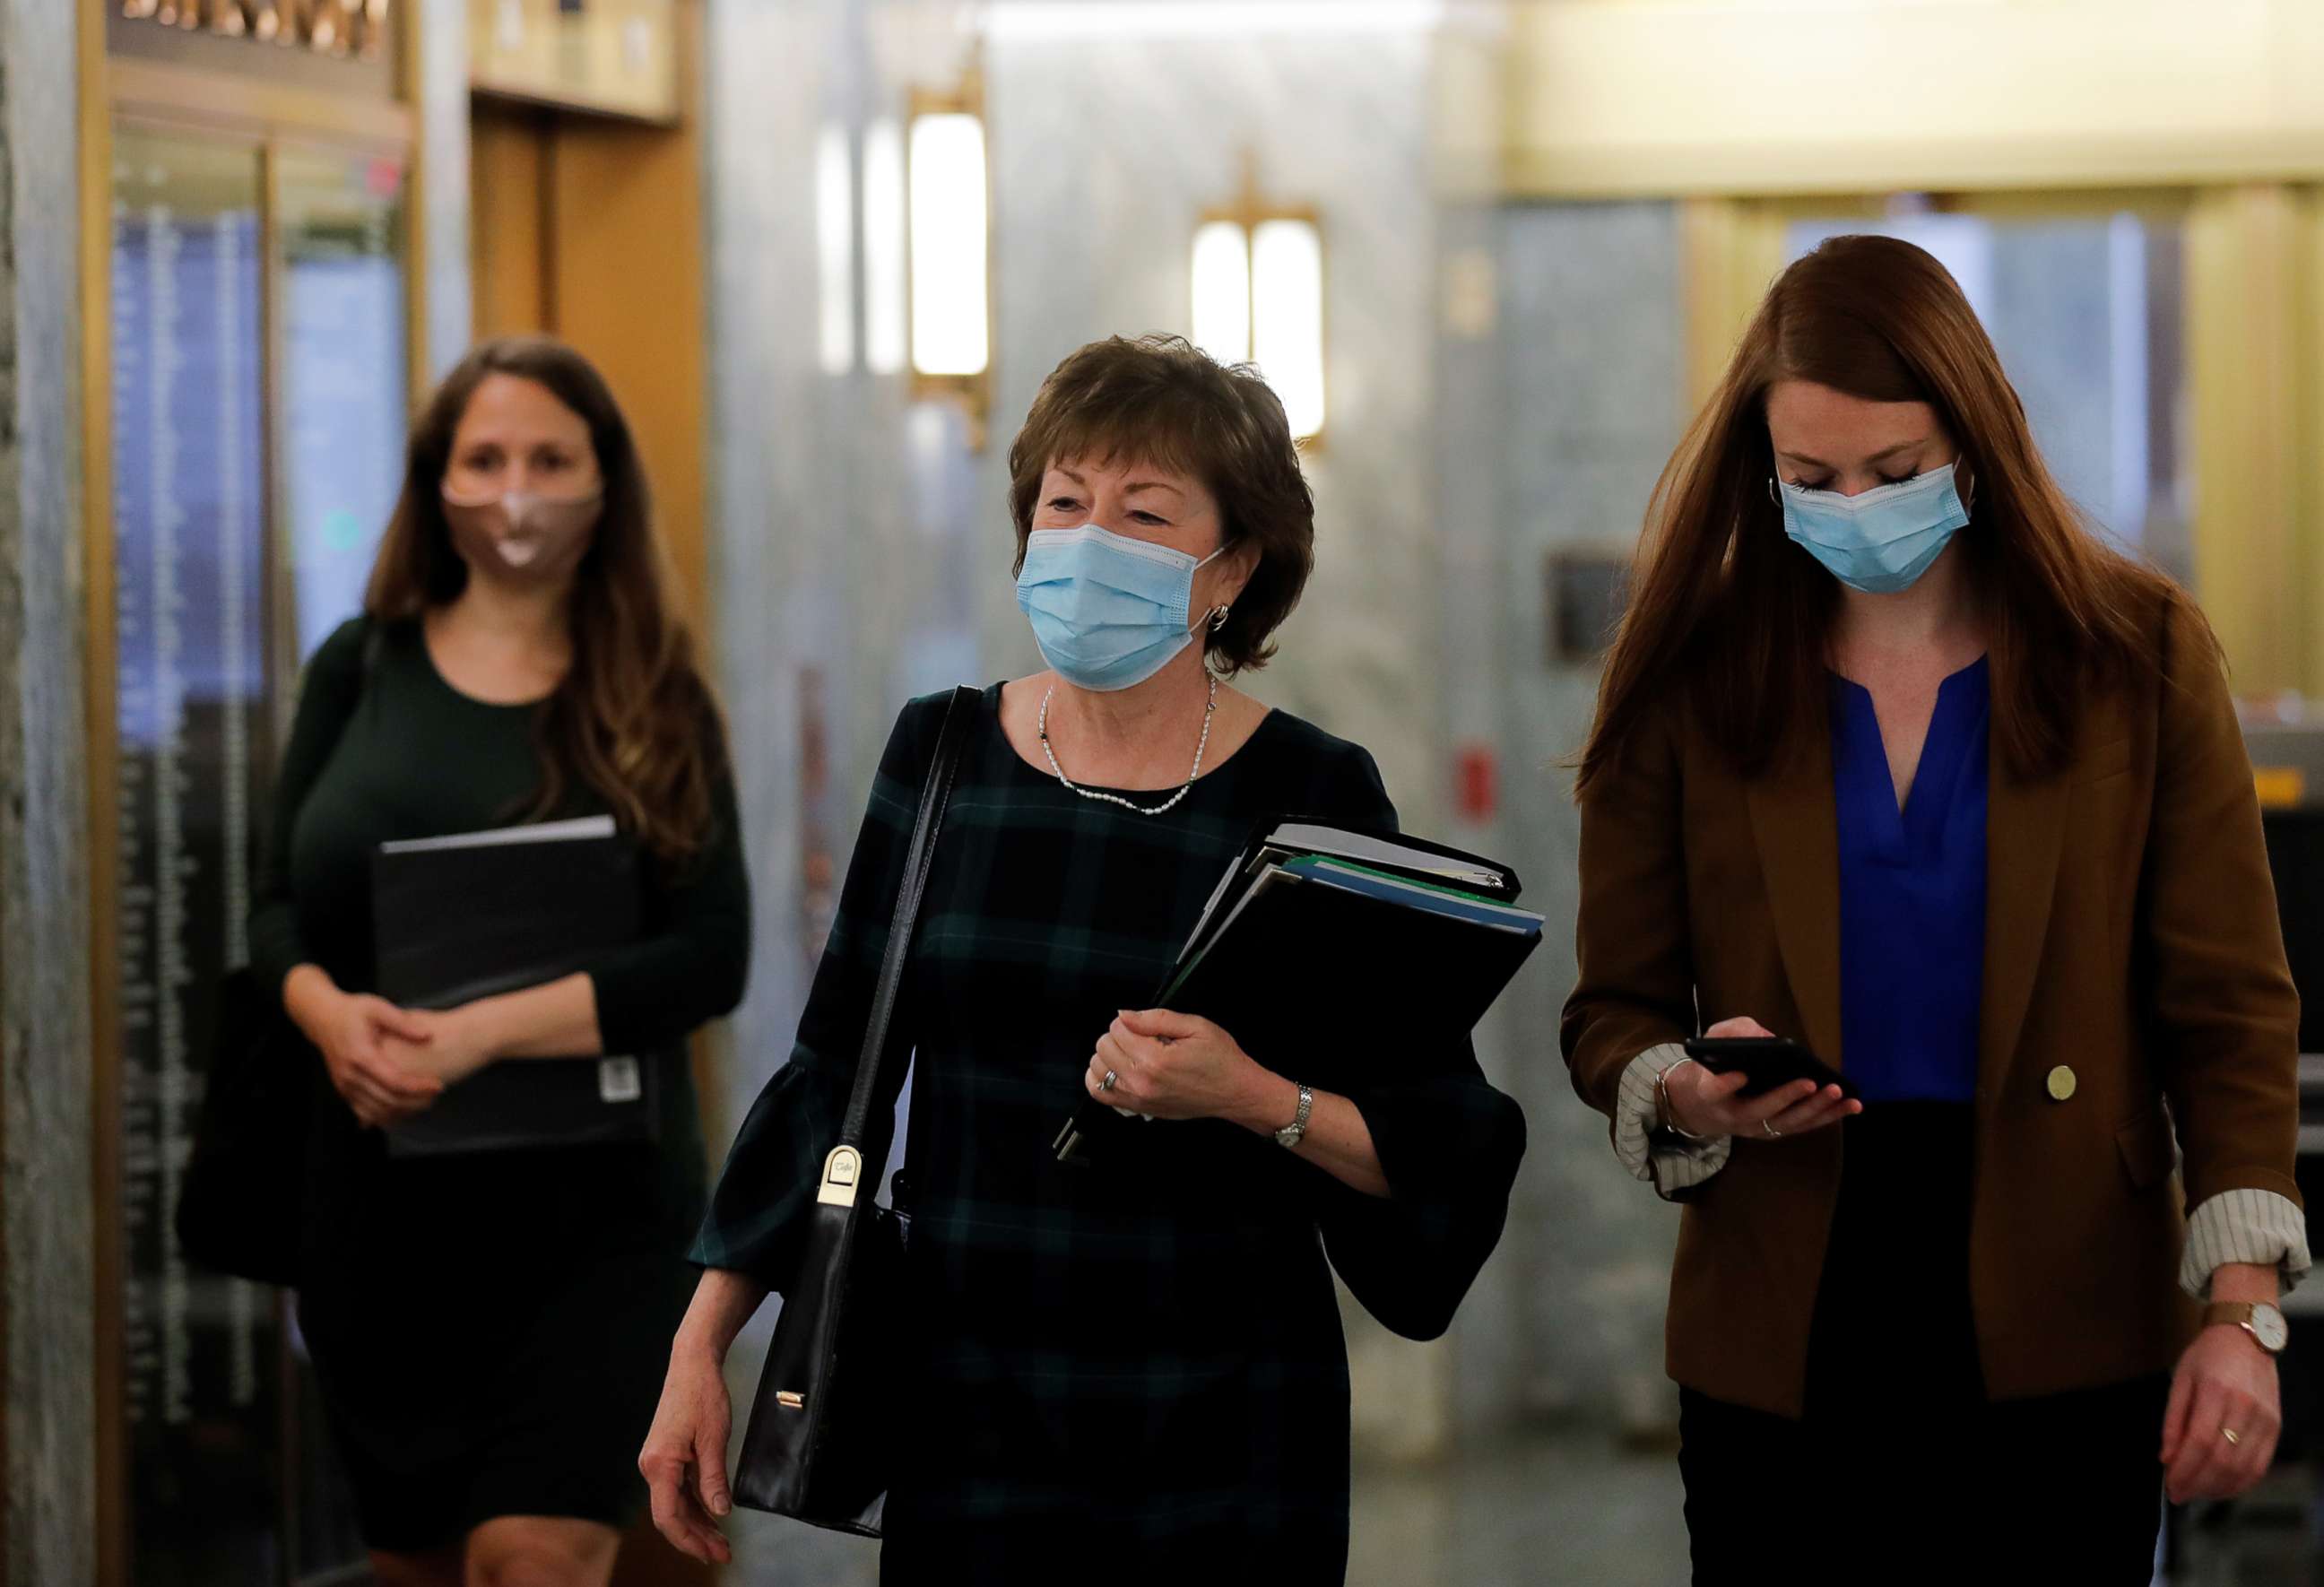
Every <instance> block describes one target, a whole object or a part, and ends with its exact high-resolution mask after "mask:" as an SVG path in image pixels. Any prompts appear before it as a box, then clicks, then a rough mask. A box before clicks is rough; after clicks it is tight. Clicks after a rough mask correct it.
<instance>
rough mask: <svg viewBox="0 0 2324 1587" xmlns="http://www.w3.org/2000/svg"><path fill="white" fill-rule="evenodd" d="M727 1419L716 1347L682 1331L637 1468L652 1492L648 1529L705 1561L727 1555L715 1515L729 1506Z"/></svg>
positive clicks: (729, 1406) (729, 1409)
mask: <svg viewBox="0 0 2324 1587" xmlns="http://www.w3.org/2000/svg"><path fill="white" fill-rule="evenodd" d="M733 1422H734V1408H733V1401H732V1400H730V1399H729V1398H727V1395H726V1376H725V1373H724V1370H723V1369H722V1367H721V1365H720V1362H719V1358H718V1353H717V1352H715V1351H713V1350H709V1349H705V1348H704V1347H702V1346H701V1345H699V1344H697V1343H695V1342H692V1341H691V1340H689V1339H688V1338H687V1335H686V1334H685V1333H682V1332H681V1333H679V1335H678V1342H677V1344H676V1345H675V1346H674V1347H673V1348H672V1349H671V1351H670V1352H669V1376H668V1377H667V1378H665V1379H662V1387H661V1404H660V1405H659V1406H657V1407H655V1408H654V1419H653V1427H652V1428H651V1430H650V1431H649V1432H648V1433H647V1434H646V1444H645V1448H644V1449H643V1450H641V1452H640V1453H639V1454H638V1472H639V1474H640V1475H641V1476H643V1477H644V1478H645V1480H646V1488H647V1490H648V1491H649V1493H650V1495H651V1498H652V1507H653V1523H654V1526H655V1527H656V1528H657V1529H658V1530H659V1532H660V1533H661V1535H662V1536H664V1537H667V1538H669V1544H670V1546H671V1547H673V1548H675V1549H677V1550H678V1552H679V1553H680V1554H683V1555H687V1556H688V1557H690V1558H693V1559H698V1560H700V1561H702V1562H703V1563H704V1564H720V1565H723V1564H727V1563H728V1562H729V1561H730V1560H732V1559H733V1557H734V1551H733V1547H732V1546H731V1545H729V1544H728V1543H727V1541H726V1535H725V1534H724V1532H721V1531H720V1530H719V1529H718V1523H717V1520H716V1519H715V1518H718V1517H723V1516H724V1515H726V1514H727V1513H728V1512H729V1511H731V1510H732V1509H733V1508H734V1507H733V1502H732V1501H731V1500H730V1499H728V1498H727V1495H726V1435H727V1433H728V1432H729V1431H731V1430H732V1428H733Z"/></svg>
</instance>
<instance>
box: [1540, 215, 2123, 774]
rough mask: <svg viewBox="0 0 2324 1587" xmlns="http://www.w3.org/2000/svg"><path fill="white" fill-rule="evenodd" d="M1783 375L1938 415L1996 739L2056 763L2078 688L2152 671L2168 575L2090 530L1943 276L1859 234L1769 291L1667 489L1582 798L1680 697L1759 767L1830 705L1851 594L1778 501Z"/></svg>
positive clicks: (1637, 576)
mask: <svg viewBox="0 0 2324 1587" xmlns="http://www.w3.org/2000/svg"><path fill="white" fill-rule="evenodd" d="M1784 380H1804V381H1812V382H1813V383H1816V384H1819V385H1824V386H1829V387H1831V388H1832V389H1833V390H1835V391H1840V392H1847V393H1848V394H1849V395H1850V396H1854V397H1859V398H1862V399H1865V400H1867V401H1875V402H1926V403H1928V404H1929V405H1930V406H1931V407H1932V408H1933V409H1935V410H1936V412H1937V416H1938V417H1939V418H1940V419H1941V420H1943V422H1944V425H1945V428H1946V429H1947V430H1948V431H1950V434H1951V436H1952V438H1953V440H1954V442H1955V443H1956V444H1957V445H1958V446H1959V447H1960V465H1961V472H1962V474H1963V475H1966V476H1967V478H1968V479H1969V482H1970V485H1971V491H1972V494H1973V498H1974V499H1973V501H1972V503H1971V508H1970V511H1971V518H1970V521H1969V527H1967V528H1966V529H1964V530H1962V531H1960V537H1959V541H1958V543H1959V545H1960V549H1961V553H1962V555H1963V556H1964V557H1965V558H1967V571H1968V573H1969V579H1970V581H1971V584H1972V586H1973V587H1974V588H1976V589H1977V590H1978V594H1979V595H1980V597H1981V599H1982V600H1983V602H1984V604H1985V616H1986V624H1987V655H1988V657H1989V660H1990V665H1991V669H1992V670H1991V677H1992V683H1993V741H1994V746H1995V749H1996V751H1997V752H1998V753H1999V755H2000V756H2001V757H2002V761H2003V763H2004V765H2005V766H2006V768H2007V769H2008V770H2009V771H2010V772H2011V773H2012V774H2013V775H2015V776H2018V777H2035V776H2040V775H2043V773H2045V772H2048V771H2052V770H2056V769H2057V768H2058V767H2059V766H2060V765H2061V763H2062V762H2063V761H2064V758H2065V757H2066V755H2067V754H2068V753H2069V752H2070V749H2071V747H2072V743H2073V733H2074V727H2075V714H2076V710H2077V705H2078V701H2079V699H2080V694H2081V691H2082V689H2083V688H2084V687H2086V686H2088V685H2089V683H2091V682H2092V681H2093V680H2096V681H2098V682H2101V683H2103V682H2104V681H2106V680H2107V679H2110V678H2111V679H2121V678H2126V677H2127V676H2129V675H2130V674H2131V673H2132V672H2133V671H2134V670H2135V669H2138V668H2140V667H2141V666H2146V667H2153V666H2157V665H2159V664H2160V661H2159V655H2158V652H2157V646H2158V644H2159V642H2160V641H2159V637H2158V636H2157V635H2154V634H2152V633H2149V632H2145V631H2144V627H2143V623H2144V621H2145V619H2144V618H2142V616H2141V613H2142V611H2144V612H2145V613H2147V614H2152V613H2153V610H2154V606H2153V597H2154V596H2155V595H2159V594H2160V592H2161V591H2162V589H2163V576H2162V575H2160V574H2159V573H2155V572H2153V570H2151V569H2149V568H2146V567H2142V566H2141V565H2139V564H2137V563H2135V562H2133V561H2131V560H2130V559H2129V558H2126V557H2124V556H2122V555H2120V554H2118V553H2117V552H2116V551H2114V550H2113V549H2110V548H2109V547H2107V545H2105V544H2104V543H2102V542H2101V541H2100V540H2098V537H2097V536H2096V535H2094V534H2092V533H2091V532H2089V530H2087V529H2086V528H2084V527H2083V524H2082V522H2081V520H2080V516H2079V515H2078V514H2077V512H2076V511H2075V509H2074V507H2073V505H2072V503H2070V501H2068V499H2067V497H2066V494H2065V493H2064V492H2063V491H2062V490H2061V489H2060V488H2059V486H2058V482H2057V481H2056V480H2055V479H2054V478H2052V476H2051V474H2050V470H2049V468H2048V466H2046V465H2045V464H2044V463H2043V460H2042V456H2041V453H2040V452H2039V451H2038V450H2037V449H2036V448H2035V447H2034V445H2033V434H2032V432H2031V430H2030V429H2029V428H2028V427H2027V424H2026V420H2025V408H2024V403H2023V402H2021V401H2019V400H2018V396H2017V392H2016V391H2015V388H2014V387H2012V386H2011V385H2010V383H2009V379H2008V376H2006V374H2003V373H2002V368H2001V360H2000V358H1999V357H1998V356H1997V355H1996V354H1995V352H1994V350H1993V343H1992V340H1991V339H1990V338H1989V337H1987V335H1986V333H1985V328H1984V327H1983V326H1982V325H1980V324H1979V323H1978V318H1977V314H1976V311H1975V310H1973V309H1970V307H1969V300H1968V299H1967V298H1966V297H1965V296H1963V295H1962V292H1961V290H1960V286H1959V285H1958V284H1956V283H1955V281H1953V278H1952V277H1951V276H1950V274H1948V273H1946V271H1945V268H1944V266H1943V265H1941V264H1940V263H1937V261H1936V260H1935V259H1933V258H1932V257H1931V256H1930V255H1929V254H1927V253H1925V252H1923V250H1922V249H1919V248H1916V247H1914V245H1911V244H1910V243H1905V242H1900V241H1897V240H1895V239H1894V238H1891V237H1877V236H1847V237H1834V238H1832V239H1831V241H1829V242H1827V243H1825V244H1824V245H1822V246H1821V247H1819V248H1817V249H1816V250H1815V252H1813V253H1812V254H1808V255H1807V256H1806V257H1805V258H1803V259H1801V260H1799V261H1797V262H1796V263H1794V264H1793V265H1792V266H1791V268H1789V269H1788V270H1786V271H1784V273H1783V275H1782V276H1781V277H1779V278H1778V279H1777V280H1776V281H1775V286H1774V287H1773V288H1772V289H1771V290H1770V291H1768V293H1767V299H1766V302H1765V303H1763V304H1762V305H1760V308H1759V312H1758V314H1757V317H1755V318H1753V320H1752V321H1751V326H1750V328H1749V329H1748V330H1747V331H1746V332H1745V333H1744V336H1743V342H1742V345H1741V346H1739V347H1738V348H1737V349H1736V353H1735V357H1734V360H1733V362H1732V363H1730V364H1729V365H1728V369H1727V374H1726V375H1725V377H1724V378H1723V379H1722V380H1721V381H1720V385H1719V389H1718V391H1717V392H1714V393H1713V394H1712V396H1711V401H1709V402H1708V403H1706V404H1705V405H1704V407H1703V409H1702V411H1701V413H1699V414H1697V415H1696V416H1695V420H1694V422H1693V424H1692V425H1691V426H1690V427H1689V428H1688V430H1687V432H1686V436H1685V438H1684V439H1683V440H1682V441H1681V442H1680V443H1679V447H1678V450H1677V451H1676V453H1674V455H1673V456H1672V457H1671V460H1670V462H1669V464H1668V465H1667V466H1665V468H1664V469H1663V474H1662V477H1661V479H1660V480H1658V481H1657V482H1656V483H1655V493H1654V496H1653V498H1652V500H1651V502H1650V503H1649V504H1648V507H1647V510H1646V531H1645V534H1644V536H1643V538H1642V540H1641V542H1640V546H1639V552H1638V559H1637V566H1636V569H1635V572H1634V575H1633V580H1632V594H1631V599H1630V603H1629V607H1628V612H1627V613H1626V614H1624V616H1623V619H1622V623H1621V627H1620V629H1619V631H1618V633H1617V634H1616V636H1615V640H1614V644H1613V649H1612V651H1611V653H1610V654H1609V656H1608V658H1607V663H1606V672H1605V677H1604V679H1603V681H1602V682H1601V684H1600V689H1599V696H1598V717H1597V721H1596V723H1595V724H1594V725H1593V726H1592V727H1591V733H1590V741H1589V744H1588V746H1587V747H1586V748H1585V749H1584V750H1583V752H1582V764H1581V775H1580V778H1579V780H1578V787H1579V788H1580V789H1584V790H1586V789H1588V788H1589V786H1590V784H1591V781H1592V780H1595V779H1596V778H1597V776H1598V775H1599V774H1600V772H1602V771H1603V770H1606V768H1607V765H1608V763H1609V761H1611V760H1612V759H1613V758H1614V757H1615V756H1616V755H1617V754H1618V752H1620V749H1621V746H1622V744H1623V743H1624V742H1625V741H1626V739H1627V738H1628V734H1629V733H1630V732H1631V730H1632V729H1633V728H1634V727H1635V726H1637V723H1638V721H1639V719H1640V717H1641V716H1642V715H1644V714H1645V713H1646V711H1647V710H1648V709H1649V708H1650V707H1651V706H1653V705H1654V704H1655V702H1657V701H1659V700H1661V699H1663V698H1664V697H1665V696H1666V695H1668V694H1671V693H1672V692H1674V690H1675V691H1683V697H1686V698H1688V699H1689V700H1690V701H1691V703H1692V707H1693V710H1694V712H1695V715H1696V719H1697V721H1698V723H1699V724H1700V725H1701V727H1702V728H1703V730H1704V731H1705V732H1706V733H1707V734H1709V736H1710V737H1711V740H1712V741H1713V742H1714V743H1717V744H1718V745H1719V746H1720V748H1721V749H1722V750H1723V751H1724V752H1726V753H1727V754H1728V755H1729V757H1730V758H1731V759H1732V760H1733V761H1734V762H1735V763H1736V765H1737V767H1738V769H1739V770H1741V771H1742V772H1743V773H1744V774H1745V775H1747V776H1748V775H1754V774H1757V772H1759V771H1761V770H1765V769H1766V767H1767V765H1768V764H1770V763H1771V762H1772V761H1774V760H1775V757H1776V756H1777V755H1778V754H1779V753H1780V752H1782V751H1783V749H1784V747H1785V746H1786V745H1787V744H1788V743H1790V742H1791V741H1792V738H1793V734H1794V732H1795V731H1796V730H1797V729H1798V728H1799V726H1800V725H1801V724H1802V723H1803V721H1804V720H1805V719H1806V717H1805V713H1806V712H1807V711H1809V710H1810V709H1821V706H1822V702H1823V700H1824V699H1825V697H1826V692H1825V684H1824V669H1825V665H1826V662H1827V649H1826V647H1827V642H1828V640H1829V636H1830V633H1831V623H1832V619H1833V615H1834V614H1835V613H1836V612H1837V610H1838V608H1839V588H1840V586H1839V584H1838V582H1837V581H1836V580H1835V579H1833V578H1832V577H1831V575H1830V574H1828V573H1826V572H1825V571H1824V570H1823V569H1822V568H1821V567H1818V566H1817V565H1816V563H1815V562H1814V561H1813V560H1812V558H1808V557H1807V556H1805V555H1803V554H1802V553H1801V552H1800V551H1799V550H1798V549H1796V548H1794V546H1792V545H1791V544H1790V543H1789V542H1788V540H1786V539H1785V537H1784V523H1783V512H1782V509H1781V508H1780V507H1778V506H1777V505H1776V504H1775V502H1774V501H1773V500H1772V499H1771V498H1770V494H1769V485H1768V481H1769V480H1770V479H1771V478H1773V477H1774V475H1775V456H1774V449H1773V447H1772V444H1771V443H1770V442H1769V440H1768V438H1767V424H1766V397H1767V392H1768V389H1769V388H1770V387H1771V386H1773V385H1774V384H1775V383H1776V382H1778V381H1784Z"/></svg>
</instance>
